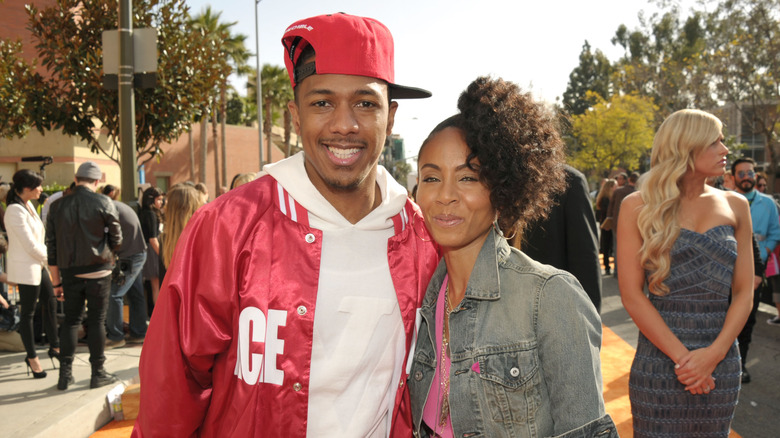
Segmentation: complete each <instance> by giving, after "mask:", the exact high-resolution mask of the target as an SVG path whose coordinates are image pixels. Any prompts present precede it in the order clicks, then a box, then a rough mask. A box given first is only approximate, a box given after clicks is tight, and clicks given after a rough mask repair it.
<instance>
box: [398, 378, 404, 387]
mask: <svg viewBox="0 0 780 438" xmlns="http://www.w3.org/2000/svg"><path fill="white" fill-rule="evenodd" d="M398 387H399V388H403V387H404V381H403V380H401V383H399V384H398Z"/></svg>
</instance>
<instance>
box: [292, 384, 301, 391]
mask: <svg viewBox="0 0 780 438" xmlns="http://www.w3.org/2000/svg"><path fill="white" fill-rule="evenodd" d="M301 388H303V386H301V384H300V383H296V384H294V385H293V389H294V390H295V391H296V392H297V391H300V390H301Z"/></svg>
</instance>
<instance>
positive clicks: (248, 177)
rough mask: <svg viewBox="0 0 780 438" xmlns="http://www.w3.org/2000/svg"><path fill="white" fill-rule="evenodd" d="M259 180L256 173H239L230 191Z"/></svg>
mask: <svg viewBox="0 0 780 438" xmlns="http://www.w3.org/2000/svg"><path fill="white" fill-rule="evenodd" d="M256 179H257V174H256V173H239V174H238V175H236V176H235V177H234V178H233V182H232V183H231V184H230V190H233V189H235V188H236V187H238V186H242V185H244V184H246V183H248V182H252V181H254V180H256Z"/></svg>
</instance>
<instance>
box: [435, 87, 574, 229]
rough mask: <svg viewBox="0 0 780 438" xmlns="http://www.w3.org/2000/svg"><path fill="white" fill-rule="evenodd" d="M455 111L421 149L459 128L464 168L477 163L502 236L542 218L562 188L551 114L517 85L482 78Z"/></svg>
mask: <svg viewBox="0 0 780 438" xmlns="http://www.w3.org/2000/svg"><path fill="white" fill-rule="evenodd" d="M458 109H459V110H460V113H459V114H457V115H454V116H452V117H450V118H448V119H446V120H445V121H443V122H441V123H440V124H439V125H438V126H436V127H435V128H434V129H433V131H431V133H430V134H429V135H428V138H427V139H426V140H425V142H423V145H422V147H425V143H427V142H428V140H430V139H431V138H432V137H433V136H434V135H435V134H436V133H437V132H439V131H441V130H443V129H445V128H448V127H455V128H459V129H461V130H462V131H463V132H464V134H465V137H466V144H467V145H468V146H469V148H470V149H471V154H470V155H469V157H468V158H467V163H468V165H469V166H470V167H471V166H472V160H473V159H474V158H476V159H477V160H479V176H480V179H481V180H482V182H484V183H485V185H486V186H487V187H488V189H489V190H490V203H491V204H492V205H493V207H494V208H495V209H496V210H497V211H498V214H499V218H498V224H499V226H500V227H501V229H502V230H503V231H504V233H505V234H512V231H510V230H512V229H514V230H515V231H516V232H518V233H520V234H522V231H523V229H524V228H525V226H526V225H527V224H529V223H532V222H534V221H536V220H540V219H543V218H544V217H546V216H547V213H548V212H549V210H550V207H551V206H552V202H553V197H554V196H555V194H557V193H559V192H561V191H563V189H564V188H565V184H566V183H565V180H566V178H565V174H564V171H563V168H564V162H565V154H564V149H563V148H564V144H563V141H562V140H561V137H560V135H559V133H558V128H557V126H558V124H557V122H556V119H555V117H554V115H553V114H552V113H551V111H550V110H548V109H547V108H546V107H545V106H544V105H543V104H541V103H538V102H536V101H534V99H533V97H532V96H531V94H530V93H524V92H523V91H522V90H521V89H520V87H518V86H517V85H516V84H514V83H512V82H508V81H505V80H503V79H501V78H498V79H491V78H490V77H487V76H481V77H479V78H477V79H476V80H475V81H474V82H472V83H471V84H469V86H468V88H466V91H464V92H463V93H461V95H460V98H459V99H458ZM421 149H422V148H421Z"/></svg>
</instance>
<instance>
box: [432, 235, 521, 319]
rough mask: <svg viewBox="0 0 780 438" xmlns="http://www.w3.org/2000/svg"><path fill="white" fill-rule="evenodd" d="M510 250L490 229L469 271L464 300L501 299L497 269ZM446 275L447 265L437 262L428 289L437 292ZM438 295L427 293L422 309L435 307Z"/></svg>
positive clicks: (504, 260)
mask: <svg viewBox="0 0 780 438" xmlns="http://www.w3.org/2000/svg"><path fill="white" fill-rule="evenodd" d="M510 253H511V249H510V247H509V243H508V242H507V241H506V239H504V238H503V237H501V236H499V235H498V234H497V233H496V232H495V230H493V229H492V228H491V230H490V233H489V234H488V237H487V239H485V243H484V244H482V249H480V251H479V255H478V256H477V260H476V262H475V263H474V267H473V268H472V270H471V275H470V276H469V283H468V285H467V286H466V294H465V297H466V298H471V299H475V300H491V301H495V300H498V299H499V298H501V292H500V291H501V287H500V286H501V280H500V275H499V274H498V267H499V265H500V264H501V263H504V262H506V260H507V259H508V258H509V254H510ZM446 274H447V265H446V264H445V263H444V259H443V258H442V260H441V261H440V262H439V266H438V267H437V268H436V272H435V273H434V274H433V278H432V279H431V282H430V284H429V285H428V289H429V290H430V289H435V290H436V291H437V292H438V290H439V289H440V288H441V285H442V283H443V282H444V276H445V275H446ZM437 296H438V294H435V293H434V294H432V293H427V294H426V295H425V301H424V303H423V305H422V307H433V306H435V305H436V297H437Z"/></svg>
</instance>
